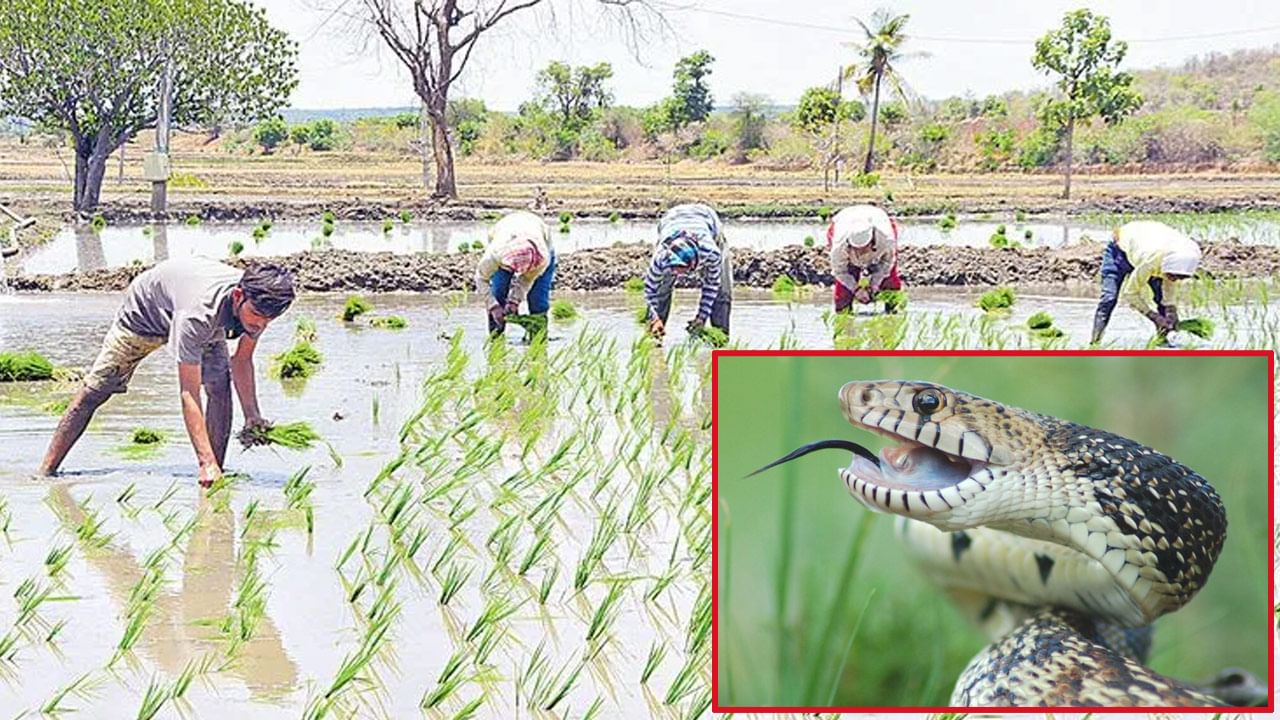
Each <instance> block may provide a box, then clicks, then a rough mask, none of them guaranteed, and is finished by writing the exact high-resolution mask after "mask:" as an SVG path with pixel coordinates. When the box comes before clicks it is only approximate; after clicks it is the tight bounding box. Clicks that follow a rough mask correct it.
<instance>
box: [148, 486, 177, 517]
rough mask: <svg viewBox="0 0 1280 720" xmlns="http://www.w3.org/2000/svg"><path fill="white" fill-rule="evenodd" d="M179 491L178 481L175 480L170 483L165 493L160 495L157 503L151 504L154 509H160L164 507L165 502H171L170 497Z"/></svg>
mask: <svg viewBox="0 0 1280 720" xmlns="http://www.w3.org/2000/svg"><path fill="white" fill-rule="evenodd" d="M177 492H178V481H177V480H175V481H173V482H171V483H169V487H168V488H166V489H165V491H164V494H162V495H161V496H160V499H159V500H157V501H156V503H155V505H152V506H151V507H152V509H154V510H159V509H160V508H162V507H164V504H165V503H167V502H169V499H170V498H172V497H173V496H174V495H175V494H177Z"/></svg>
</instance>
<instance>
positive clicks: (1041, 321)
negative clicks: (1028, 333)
mask: <svg viewBox="0 0 1280 720" xmlns="http://www.w3.org/2000/svg"><path fill="white" fill-rule="evenodd" d="M1052 325H1053V316H1052V315H1050V314H1049V313H1047V312H1045V311H1043V310H1039V311H1037V312H1035V313H1034V314H1032V315H1031V317H1029V318H1027V327H1029V328H1031V329H1032V330H1044V329H1046V328H1049V327H1051V326H1052Z"/></svg>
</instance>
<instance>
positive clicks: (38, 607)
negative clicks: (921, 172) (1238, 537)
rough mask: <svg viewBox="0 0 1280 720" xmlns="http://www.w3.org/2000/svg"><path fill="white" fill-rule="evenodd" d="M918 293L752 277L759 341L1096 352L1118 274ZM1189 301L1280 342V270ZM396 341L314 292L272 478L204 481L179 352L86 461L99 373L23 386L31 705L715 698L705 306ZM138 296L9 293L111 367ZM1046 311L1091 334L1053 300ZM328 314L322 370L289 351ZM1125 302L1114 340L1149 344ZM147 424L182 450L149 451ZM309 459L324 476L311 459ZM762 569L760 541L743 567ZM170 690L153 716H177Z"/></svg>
mask: <svg viewBox="0 0 1280 720" xmlns="http://www.w3.org/2000/svg"><path fill="white" fill-rule="evenodd" d="M908 289H909V291H910V300H909V304H908V306H907V309H906V312H905V313H903V314H900V315H897V316H884V315H878V314H872V313H870V312H868V311H863V312H860V313H858V314H855V315H854V316H852V317H851V318H847V319H837V318H833V317H832V316H831V314H830V312H829V307H830V288H826V287H807V286H801V287H800V288H798V289H797V290H795V291H792V292H788V293H772V292H770V291H767V290H756V289H750V288H743V289H741V290H739V291H738V292H737V294H736V296H735V306H734V311H733V318H732V330H733V333H732V339H731V346H732V347H740V348H759V349H765V348H815V349H822V348H833V347H838V348H854V349H884V348H896V349H1033V350H1034V349H1045V348H1050V349H1053V348H1083V347H1085V346H1086V344H1087V343H1088V333H1089V328H1090V326H1091V323H1092V318H1093V312H1094V307H1095V302H1096V297H1095V293H1096V288H1095V287H1093V286H1092V285H1090V284H1088V283H1076V284H1063V283H1047V284H1045V285H1043V286H1040V285H1025V286H1020V287H1019V288H1018V292H1017V299H1016V302H1015V303H1014V305H1013V307H1012V308H1011V309H1010V310H1009V311H1008V312H1004V313H994V314H993V313H985V312H983V311H981V310H980V309H979V308H978V307H977V299H978V297H979V295H980V293H981V289H979V288H970V289H956V288H914V289H913V288H908ZM1185 292H1186V302H1185V303H1184V304H1183V305H1182V306H1181V308H1182V311H1183V312H1182V315H1183V316H1184V317H1192V316H1195V317H1204V318H1207V319H1209V320H1211V321H1212V322H1213V323H1214V325H1215V331H1214V334H1213V336H1212V337H1211V338H1209V339H1200V338H1196V337H1193V336H1184V335H1183V334H1175V336H1174V337H1173V341H1174V344H1175V345H1176V346H1179V347H1189V348H1203V349H1229V348H1259V347H1274V346H1275V345H1276V343H1277V342H1278V341H1280V305H1278V304H1277V303H1275V302H1274V301H1273V300H1272V298H1273V297H1274V295H1275V287H1274V285H1273V283H1272V281H1271V280H1270V279H1269V278H1254V279H1247V278H1246V279H1230V278H1228V279H1218V280H1214V279H1200V280H1196V281H1193V282H1190V283H1188V284H1187V286H1186V287H1185ZM368 297H369V299H370V300H371V301H372V302H373V303H374V305H375V311H374V313H375V314H387V315H390V314H394V315H399V316H402V317H404V318H405V319H406V320H407V321H408V327H407V328H406V329H403V330H398V331H397V330H384V329H375V328H372V327H369V326H368V325H367V324H366V323H354V324H353V323H344V322H342V321H340V320H339V319H338V318H337V316H338V314H339V312H340V308H341V306H342V303H343V299H344V297H343V296H342V295H337V294H324V293H310V294H305V295H304V296H303V297H302V298H301V299H300V300H299V302H298V303H297V304H296V305H295V306H294V308H292V309H291V310H290V312H289V313H288V314H287V315H286V316H284V318H283V319H282V320H281V321H280V322H279V323H277V324H276V325H275V326H273V327H272V328H271V329H269V331H268V332H267V333H266V335H265V336H264V339H263V342H262V347H261V350H260V352H259V353H258V356H257V363H258V367H259V373H258V387H259V395H260V397H261V400H262V406H263V408H264V412H265V413H266V414H267V416H268V417H270V418H271V419H273V420H276V421H292V420H306V421H308V422H309V423H311V424H312V425H313V426H314V427H315V428H316V429H317V430H318V431H319V432H320V433H321V435H323V436H324V437H325V439H326V440H327V441H328V443H329V444H330V445H331V446H332V450H331V451H330V450H329V449H326V448H319V449H313V450H309V451H305V452H296V453H295V452H290V451H284V450H280V451H276V450H271V449H263V448H255V449H252V450H242V449H241V448H239V446H238V445H237V444H236V443H235V442H234V441H233V443H232V445H233V446H232V449H231V451H230V453H229V457H228V461H227V467H228V470H229V471H233V472H237V473H241V474H239V475H236V476H234V478H233V479H232V481H231V482H229V483H228V484H227V485H226V486H225V487H223V488H220V489H217V490H215V491H213V492H211V493H206V492H202V491H201V490H199V488H198V487H197V485H196V475H195V464H194V462H193V458H192V456H191V451H190V448H189V444H188V442H187V440H186V435H185V432H184V430H183V427H182V424H181V415H180V413H179V412H178V403H177V397H176V396H177V392H176V390H177V384H176V378H175V375H176V373H174V372H173V367H172V358H171V357H170V356H169V355H168V354H167V351H165V350H161V351H159V352H158V353H156V355H155V357H153V358H151V359H148V360H147V361H146V362H144V363H143V365H142V366H141V368H140V369H139V371H138V374H137V375H136V376H135V378H134V381H133V384H132V386H131V389H130V392H129V393H128V394H127V395H124V396H120V397H116V398H114V399H113V400H112V401H111V402H109V403H108V404H107V405H106V406H105V407H104V408H103V409H102V410H101V411H100V412H99V413H98V415H97V416H96V418H95V421H94V423H93V424H91V425H90V428H89V431H88V432H87V433H86V435H85V437H84V438H83V439H82V440H81V442H80V443H79V444H78V445H77V446H76V448H75V449H74V450H73V451H72V453H71V455H70V456H69V457H68V460H67V462H66V464H65V470H66V472H65V473H64V474H63V475H62V476H60V477H58V478H54V479H36V478H33V477H32V476H31V473H32V470H33V469H34V467H35V466H36V465H37V463H38V460H39V457H40V455H41V454H42V453H43V451H44V447H45V444H46V443H47V441H48V438H49V436H50V434H51V432H52V430H53V427H54V425H55V423H56V421H57V416H56V410H57V407H58V405H57V403H58V401H59V400H65V399H66V398H67V397H69V395H70V392H71V390H72V389H73V388H72V386H70V385H64V384H59V383H54V382H50V383H18V384H7V385H0V440H3V447H4V448H5V452H4V453H3V454H0V529H2V530H3V532H2V533H0V556H3V557H4V562H5V567H6V568H7V569H6V571H5V572H4V573H0V596H5V597H12V598H13V602H8V603H0V707H3V708H5V709H12V711H13V712H12V714H14V715H16V714H18V713H20V712H23V711H29V712H30V713H33V714H35V713H39V712H41V711H50V712H57V711H59V710H66V709H69V708H77V709H80V710H82V711H85V712H86V716H93V717H129V718H132V717H138V716H139V715H140V714H142V715H145V712H142V711H147V710H151V709H154V708H153V707H152V705H154V704H155V703H162V705H163V707H162V709H161V711H160V715H159V716H160V717H166V716H208V715H210V714H216V715H222V714H231V713H234V714H235V716H237V717H299V716H302V717H308V718H319V717H348V716H355V717H374V718H382V717H388V718H391V717H419V716H424V715H425V716H426V717H441V718H447V717H459V716H460V717H468V716H474V717H517V716H522V717H523V716H529V717H539V716H545V717H566V718H568V717H573V718H577V717H598V718H603V717H637V718H639V717H669V718H693V717H704V716H706V715H707V714H709V709H708V708H709V702H710V682H711V676H710V661H709V652H710V646H709V643H710V622H711V595H710V562H711V559H710V558H711V555H710V553H711V524H710V517H711V515H710V502H711V486H710V483H711V451H710V411H711V408H710V377H709V372H710V370H709V348H707V347H705V346H704V345H702V344H701V343H700V342H697V341H693V340H690V339H689V338H688V337H687V336H686V334H685V332H684V330H683V325H684V321H683V319H684V318H685V317H686V316H687V315H688V313H689V312H691V310H692V308H693V307H694V305H695V304H696V296H695V294H694V293H693V292H691V291H687V290H682V291H679V292H678V293H677V297H676V301H675V309H674V311H673V322H672V331H671V334H670V335H669V336H668V338H667V339H666V342H665V344H664V345H663V346H662V347H654V346H652V345H651V344H650V343H649V342H647V341H644V340H642V339H641V333H640V328H639V327H638V325H637V323H636V321H635V319H634V316H635V313H636V310H637V308H638V307H639V305H640V302H641V300H640V296H639V295H638V294H637V293H634V292H632V293H628V292H620V291H615V292H599V291H594V292H574V291H559V292H557V297H563V298H566V299H568V300H570V301H571V302H573V303H574V304H575V305H576V306H577V308H578V310H579V312H580V314H581V317H580V318H579V319H577V320H575V321H572V322H563V323H562V322H553V324H552V330H551V333H550V339H549V340H548V342H547V343H546V344H545V345H542V344H535V345H532V346H530V345H524V344H522V343H521V342H520V339H519V336H520V334H521V331H519V330H518V329H514V328H513V329H512V331H511V333H510V335H511V337H509V338H508V341H507V342H506V343H499V344H496V345H492V346H489V345H486V343H485V342H484V341H483V332H484V327H483V309H482V307H481V304H480V302H479V300H478V299H476V298H474V297H469V296H467V295H463V294H458V293H453V294H449V295H441V294H410V293H390V294H376V295H371V296H368ZM118 303H119V295H118V294H117V293H114V292H110V293H65V292H57V293H42V294H22V293H19V294H13V293H9V294H3V295H0V348H4V349H22V350H25V349H30V350H36V351H39V352H41V353H43V354H45V355H46V356H47V357H49V358H50V359H51V360H52V361H53V362H54V363H55V364H56V365H60V366H66V367H73V368H76V367H78V368H84V367H86V366H87V365H88V364H89V363H90V362H91V361H92V359H93V357H94V354H95V353H96V352H97V350H98V347H99V344H100V342H101V339H102V337H103V335H104V334H105V332H106V330H107V328H108V327H109V325H110V322H111V319H112V317H113V315H114V313H115V311H116V308H117V306H118ZM1037 312H1046V313H1048V314H1049V315H1051V317H1052V319H1053V326H1054V327H1056V328H1058V329H1059V330H1061V331H1062V335H1061V336H1057V337H1049V338H1046V337H1043V336H1039V335H1036V334H1034V333H1033V332H1031V331H1030V330H1029V328H1028V327H1027V320H1028V318H1029V317H1030V316H1031V315H1033V314H1035V313H1037ZM300 318H310V319H312V320H314V322H315V325H316V331H317V338H316V341H315V345H316V347H317V349H319V350H320V351H321V352H322V353H323V355H324V362H323V365H322V366H321V368H320V370H319V371H318V372H317V374H315V375H314V376H312V377H310V378H309V379H307V380H306V381H305V383H295V382H292V381H290V382H282V381H280V380H278V379H272V378H271V377H269V375H270V370H269V366H270V364H271V362H270V358H271V357H272V356H273V355H275V354H277V353H280V352H282V351H283V350H285V349H286V348H288V347H289V346H290V345H291V344H292V342H293V337H292V336H293V333H294V327H295V323H296V322H297V321H298V320H299V319H300ZM1150 341H1151V328H1150V324H1149V323H1148V322H1147V321H1146V320H1145V319H1143V318H1141V317H1140V316H1138V315H1136V314H1135V313H1133V312H1131V311H1129V310H1128V309H1126V308H1124V307H1121V308H1118V309H1117V311H1116V313H1115V316H1114V318H1113V320H1112V323H1111V325H1110V327H1109V328H1108V334H1107V339H1106V342H1105V343H1104V345H1103V346H1104V347H1106V348H1116V349H1131V348H1145V347H1147V346H1148V345H1149V343H1150ZM139 427H148V428H154V429H157V430H159V431H160V432H161V433H162V434H163V435H164V436H165V437H166V441H165V442H163V443H162V444H160V446H159V447H158V448H155V449H154V450H147V451H143V452H139V451H137V450H136V449H134V448H130V447H129V446H130V436H131V434H132V432H133V431H134V430H135V429H137V428H139ZM304 470H305V474H304V473H303V471H304ZM740 559H741V558H740ZM148 703H151V704H152V705H148Z"/></svg>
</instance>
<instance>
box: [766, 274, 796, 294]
mask: <svg viewBox="0 0 1280 720" xmlns="http://www.w3.org/2000/svg"><path fill="white" fill-rule="evenodd" d="M771 290H772V292H773V294H774V296H775V297H778V296H781V297H784V298H785V297H789V296H793V295H794V294H795V292H796V281H795V280H792V279H791V276H790V275H786V274H785V273H784V274H782V275H779V276H778V277H777V278H775V279H774V281H773V286H772V287H771Z"/></svg>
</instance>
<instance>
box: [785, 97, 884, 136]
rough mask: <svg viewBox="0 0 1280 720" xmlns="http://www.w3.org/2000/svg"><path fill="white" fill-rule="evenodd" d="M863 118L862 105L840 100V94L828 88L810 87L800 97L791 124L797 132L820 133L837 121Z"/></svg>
mask: <svg viewBox="0 0 1280 720" xmlns="http://www.w3.org/2000/svg"><path fill="white" fill-rule="evenodd" d="M865 116H866V110H865V109H864V108H863V107H862V103H858V102H851V101H849V100H842V99H841V98H840V93H838V92H836V91H835V90H834V89H832V88H829V87H811V88H809V89H807V90H805V91H804V93H803V94H802V95H801V96H800V102H799V103H798V104H797V105H796V109H795V112H794V113H793V114H792V116H791V124H792V126H793V127H795V128H796V129H797V130H803V131H805V132H820V131H822V130H823V129H825V128H827V127H830V125H831V123H833V122H835V121H836V120H837V119H839V120H841V121H844V120H852V121H854V122H858V121H860V120H862V119H863V117H865Z"/></svg>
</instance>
